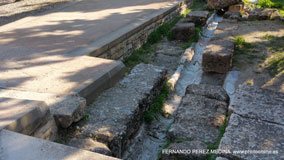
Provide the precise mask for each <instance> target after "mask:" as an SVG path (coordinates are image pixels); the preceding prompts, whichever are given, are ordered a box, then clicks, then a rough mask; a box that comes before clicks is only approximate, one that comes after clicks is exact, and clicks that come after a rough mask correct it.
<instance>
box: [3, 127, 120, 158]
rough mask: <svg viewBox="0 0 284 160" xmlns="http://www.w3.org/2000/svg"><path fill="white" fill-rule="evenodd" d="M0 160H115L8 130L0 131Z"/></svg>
mask: <svg viewBox="0 0 284 160" xmlns="http://www.w3.org/2000/svg"><path fill="white" fill-rule="evenodd" d="M0 157H1V160H2V159H3V160H18V159H21V160H98V159H99V160H116V159H117V158H113V157H108V156H105V155H102V154H98V153H94V152H89V151H85V150H81V149H77V148H73V147H69V146H65V145H62V144H57V143H53V142H50V141H45V140H42V139H38V138H34V137H29V136H26V135H22V134H19V133H15V132H11V131H8V130H1V131H0Z"/></svg>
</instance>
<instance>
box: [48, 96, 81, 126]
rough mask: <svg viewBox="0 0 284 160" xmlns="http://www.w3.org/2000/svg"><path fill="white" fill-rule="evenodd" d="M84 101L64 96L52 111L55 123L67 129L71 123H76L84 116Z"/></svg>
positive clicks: (77, 97) (75, 97)
mask: <svg viewBox="0 0 284 160" xmlns="http://www.w3.org/2000/svg"><path fill="white" fill-rule="evenodd" d="M85 108H86V100H85V99H84V98H82V97H79V96H66V97H64V98H63V100H62V101H61V102H59V103H57V104H56V105H55V106H54V107H53V108H52V109H51V111H52V114H53V115H54V118H55V121H56V123H57V124H58V125H59V126H61V127H63V128H67V127H69V126H70V125H71V124H72V123H73V122H78V121H79V120H81V119H82V117H83V116H84V114H85Z"/></svg>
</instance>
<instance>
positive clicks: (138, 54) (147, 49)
mask: <svg viewBox="0 0 284 160" xmlns="http://www.w3.org/2000/svg"><path fill="white" fill-rule="evenodd" d="M180 18H181V17H176V18H175V19H173V20H172V21H170V22H167V23H164V24H163V25H161V26H160V27H158V28H157V29H156V30H154V31H153V32H152V33H151V34H150V35H149V36H148V39H147V42H146V43H145V44H144V45H143V46H142V47H140V48H139V49H136V50H135V51H134V52H133V53H132V54H131V55H130V56H129V57H127V58H125V59H124V64H125V65H126V68H127V70H128V71H130V70H131V69H132V68H133V67H134V66H136V65H137V64H139V63H150V61H151V56H152V55H153V52H154V47H153V46H154V44H156V43H157V42H159V41H161V40H162V38H163V37H171V33H170V32H169V31H170V30H171V28H172V27H173V26H174V25H175V24H176V23H177V22H178V21H179V20H180Z"/></svg>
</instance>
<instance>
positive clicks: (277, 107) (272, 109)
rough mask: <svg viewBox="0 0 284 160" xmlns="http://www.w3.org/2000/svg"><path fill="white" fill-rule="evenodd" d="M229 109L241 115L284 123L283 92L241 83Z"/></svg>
mask: <svg viewBox="0 0 284 160" xmlns="http://www.w3.org/2000/svg"><path fill="white" fill-rule="evenodd" d="M229 110H230V111H231V112H234V113H236V114H238V115H241V116H243V117H248V118H254V119H260V120H263V121H267V122H272V123H277V124H281V125H284V116H283V113H284V94H283V93H280V92H274V91H271V90H266V89H260V88H257V87H253V86H247V85H241V86H240V87H239V88H238V89H237V91H236V93H235V95H234V96H233V98H232V99H231V104H230V106H229Z"/></svg>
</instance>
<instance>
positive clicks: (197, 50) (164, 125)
mask: <svg viewBox="0 0 284 160" xmlns="http://www.w3.org/2000/svg"><path fill="white" fill-rule="evenodd" d="M221 20H222V18H221V17H220V16H218V15H217V14H213V15H212V16H211V17H210V18H209V19H208V21H207V25H206V27H204V28H203V31H202V34H201V37H200V39H199V41H198V42H197V43H196V44H195V45H193V47H192V48H191V49H192V50H193V52H194V56H193V58H192V59H191V61H189V62H185V64H183V65H182V66H180V67H179V68H178V69H177V71H176V73H175V74H173V75H172V77H174V78H175V76H177V75H178V79H177V81H176V84H175V90H174V93H172V94H171V96H174V97H180V98H170V97H171V96H170V97H169V102H166V103H170V104H175V106H173V107H172V112H174V111H175V110H176V108H177V107H178V105H179V103H180V102H181V97H183V96H184V95H185V90H186V87H187V86H188V85H190V84H200V83H201V81H202V75H203V71H202V66H201V61H202V54H203V51H204V47H205V46H206V45H207V43H208V41H209V40H210V39H211V38H213V36H214V31H215V29H216V28H217V26H218V23H219V22H220V21H221ZM181 68H182V69H181ZM237 78H238V72H237V71H231V72H229V73H228V74H227V76H226V78H225V81H224V85H223V87H224V89H225V90H226V91H227V93H228V94H229V96H232V95H233V93H234V91H235V82H236V81H237ZM170 80H171V79H170ZM171 101H175V102H171ZM176 101H178V103H176ZM173 121H174V116H170V117H167V118H166V117H164V116H162V115H161V116H159V118H157V119H156V120H154V121H153V122H152V123H151V124H143V125H142V126H141V128H140V130H139V132H138V134H137V136H136V137H135V138H134V140H133V141H132V144H131V145H130V146H129V148H128V149H127V150H126V151H125V153H124V156H123V159H133V160H148V159H158V158H159V156H160V155H159V154H160V153H161V150H162V149H163V148H164V147H165V145H167V143H168V139H167V131H168V129H169V128H170V126H171V124H172V123H173Z"/></svg>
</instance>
